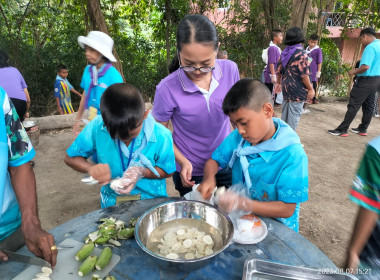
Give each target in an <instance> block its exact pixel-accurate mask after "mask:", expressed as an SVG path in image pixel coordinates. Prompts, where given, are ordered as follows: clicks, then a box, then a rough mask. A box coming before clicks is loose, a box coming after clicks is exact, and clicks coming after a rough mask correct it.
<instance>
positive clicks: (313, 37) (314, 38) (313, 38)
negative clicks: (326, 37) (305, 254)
mask: <svg viewBox="0 0 380 280" xmlns="http://www.w3.org/2000/svg"><path fill="white" fill-rule="evenodd" d="M318 39H319V36H318V35H317V34H311V35H310V37H309V40H312V41H318Z"/></svg>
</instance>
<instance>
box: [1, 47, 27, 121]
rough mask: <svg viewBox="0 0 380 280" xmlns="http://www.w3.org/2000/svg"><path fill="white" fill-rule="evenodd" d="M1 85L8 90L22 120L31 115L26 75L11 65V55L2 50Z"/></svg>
mask: <svg viewBox="0 0 380 280" xmlns="http://www.w3.org/2000/svg"><path fill="white" fill-rule="evenodd" d="M0 86H1V87H2V88H4V90H5V91H6V92H7V94H8V96H9V98H10V99H11V100H12V103H13V105H14V106H15V108H16V111H17V114H18V115H19V117H20V120H21V121H23V120H24V118H28V117H29V107H30V96H29V91H28V87H27V85H26V83H25V80H24V77H23V76H22V75H21V73H20V72H19V71H18V70H17V69H16V68H14V67H11V66H10V65H9V57H8V54H6V53H5V52H4V51H2V50H0Z"/></svg>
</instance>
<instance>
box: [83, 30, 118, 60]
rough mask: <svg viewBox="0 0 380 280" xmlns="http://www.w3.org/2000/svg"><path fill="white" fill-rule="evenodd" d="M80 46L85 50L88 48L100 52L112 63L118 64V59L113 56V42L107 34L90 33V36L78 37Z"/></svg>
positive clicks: (99, 32)
mask: <svg viewBox="0 0 380 280" xmlns="http://www.w3.org/2000/svg"><path fill="white" fill-rule="evenodd" d="M78 43H79V45H80V46H81V47H82V48H83V49H84V48H85V47H86V46H89V47H91V48H93V49H94V50H97V51H98V52H100V53H101V54H102V55H103V56H105V57H106V58H108V59H109V60H110V61H111V62H116V61H117V60H116V58H115V57H114V55H113V54H112V48H113V40H112V38H111V37H110V36H108V35H107V34H106V33H104V32H101V31H90V33H88V35H87V36H86V37H85V36H79V37H78Z"/></svg>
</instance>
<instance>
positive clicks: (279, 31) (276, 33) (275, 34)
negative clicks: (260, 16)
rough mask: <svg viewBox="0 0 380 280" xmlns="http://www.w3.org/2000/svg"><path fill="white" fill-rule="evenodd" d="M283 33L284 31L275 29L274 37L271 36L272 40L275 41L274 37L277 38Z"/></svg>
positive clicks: (273, 31)
mask: <svg viewBox="0 0 380 280" xmlns="http://www.w3.org/2000/svg"><path fill="white" fill-rule="evenodd" d="M281 33H282V30H281V29H273V30H272V36H271V39H272V40H273V39H274V37H276V36H277V35H278V34H281Z"/></svg>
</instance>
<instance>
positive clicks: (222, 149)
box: [212, 118, 308, 232]
mask: <svg viewBox="0 0 380 280" xmlns="http://www.w3.org/2000/svg"><path fill="white" fill-rule="evenodd" d="M273 122H274V124H275V127H276V133H275V134H274V135H273V137H272V138H271V139H269V140H267V141H264V142H262V143H260V144H257V145H255V146H252V145H251V144H250V143H249V142H247V141H245V143H244V146H243V149H246V148H248V149H256V150H257V151H258V152H257V153H253V154H248V155H246V156H245V157H244V158H246V159H247V173H246V174H247V176H249V178H247V176H244V175H243V166H242V157H241V156H237V157H236V159H235V161H234V162H232V164H233V165H232V184H239V183H240V184H242V183H244V185H245V186H246V187H247V188H248V193H249V194H250V196H251V197H250V198H251V199H254V200H258V201H283V202H285V203H296V204H297V206H296V209H295V211H294V214H293V215H292V216H291V217H289V218H277V220H279V221H280V222H282V223H284V224H285V225H286V226H288V227H290V228H291V229H293V230H294V231H296V232H298V228H299V211H300V205H299V203H300V202H304V201H306V200H307V199H308V160H307V156H306V153H305V151H304V150H303V148H302V146H301V144H300V140H299V137H298V135H297V134H296V133H295V132H294V130H293V129H291V128H290V127H289V126H288V125H287V124H286V123H285V122H283V121H282V120H280V119H278V118H273ZM242 139H243V138H242V136H241V135H240V134H239V132H238V130H237V129H235V130H234V131H233V132H232V133H231V134H230V135H229V136H228V137H227V138H226V139H225V140H224V141H223V142H222V144H221V145H220V146H219V147H218V148H217V149H216V150H215V151H214V153H213V154H212V159H214V160H215V161H217V162H218V163H219V166H220V167H222V168H223V169H225V168H227V166H228V165H229V164H230V163H231V159H232V157H233V154H234V153H235V149H236V147H238V146H239V144H240V143H241V142H242ZM243 141H244V140H243ZM248 174H249V175H248ZM243 176H244V179H243ZM247 179H248V180H247ZM247 181H248V182H247ZM247 185H248V186H249V185H251V186H250V187H248V186H247Z"/></svg>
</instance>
